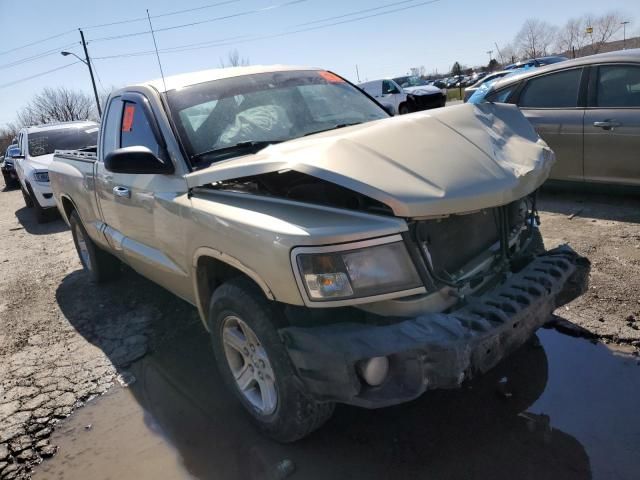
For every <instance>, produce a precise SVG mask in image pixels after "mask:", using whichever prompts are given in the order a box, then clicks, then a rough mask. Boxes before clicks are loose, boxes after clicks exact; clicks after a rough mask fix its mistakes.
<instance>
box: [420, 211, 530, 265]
mask: <svg viewBox="0 0 640 480" xmlns="http://www.w3.org/2000/svg"><path fill="white" fill-rule="evenodd" d="M520 205H521V202H520V201H516V202H513V203H511V204H509V205H507V206H506V207H496V208H488V209H484V210H480V211H478V212H474V213H470V214H466V215H451V216H449V217H446V218H441V219H432V220H421V221H419V222H417V223H416V226H415V228H416V238H417V239H418V241H419V243H422V245H418V246H419V247H422V246H424V247H426V250H427V251H428V256H429V259H430V261H431V266H432V269H433V271H434V273H435V274H436V275H437V276H439V277H441V276H445V277H448V276H451V275H453V274H455V273H457V272H460V271H461V270H462V269H463V267H464V266H465V265H467V264H468V263H470V262H471V261H473V260H474V259H476V258H478V257H479V256H480V255H482V254H483V253H484V252H486V251H487V250H488V249H489V248H491V247H492V246H493V245H495V244H496V243H498V242H499V241H500V221H499V218H500V216H499V209H500V208H504V209H505V212H506V215H507V221H508V225H509V231H513V230H514V229H515V228H518V227H520V226H521V225H522V224H523V223H524V220H525V217H524V214H523V212H522V210H521V207H520Z"/></svg>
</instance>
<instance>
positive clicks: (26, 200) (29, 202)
mask: <svg viewBox="0 0 640 480" xmlns="http://www.w3.org/2000/svg"><path fill="white" fill-rule="evenodd" d="M20 190H21V191H22V198H23V199H24V204H25V206H26V207H27V208H31V207H33V200H31V197H30V196H29V194H28V193H27V192H25V191H24V188H23V187H22V185H20Z"/></svg>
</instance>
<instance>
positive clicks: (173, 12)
mask: <svg viewBox="0 0 640 480" xmlns="http://www.w3.org/2000/svg"><path fill="white" fill-rule="evenodd" d="M240 1H241V0H226V1H224V2H218V3H212V4H209V5H202V6H200V7H194V8H186V9H184V10H174V11H172V12H167V13H161V14H159V15H151V18H162V17H169V16H171V15H179V14H181V13H188V12H195V11H198V10H204V9H207V8H214V7H220V6H222V5H227V4H230V3H238V2H240ZM142 21H147V17H138V18H132V19H129V20H120V21H116V22H110V23H101V24H99V25H90V26H88V27H83V30H90V29H94V28H103V27H111V26H113V25H122V24H125V23H135V22H142Z"/></svg>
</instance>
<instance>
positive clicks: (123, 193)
mask: <svg viewBox="0 0 640 480" xmlns="http://www.w3.org/2000/svg"><path fill="white" fill-rule="evenodd" d="M113 194H114V195H115V196H116V197H124V198H131V190H129V189H128V188H127V187H121V186H117V187H113Z"/></svg>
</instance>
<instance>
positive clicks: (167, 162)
mask: <svg viewBox="0 0 640 480" xmlns="http://www.w3.org/2000/svg"><path fill="white" fill-rule="evenodd" d="M105 110H106V113H105V116H104V118H103V121H102V125H101V127H100V136H99V145H97V148H95V149H85V150H82V151H59V152H57V154H56V156H55V159H54V161H53V163H52V164H51V167H50V179H51V184H52V189H53V192H54V196H55V200H56V202H57V205H58V207H59V209H60V211H61V213H62V215H63V217H64V219H65V220H66V221H67V223H68V224H69V225H70V227H71V231H72V234H73V238H74V241H75V245H76V247H77V250H78V254H79V256H80V259H81V260H82V264H83V265H84V268H85V269H86V270H87V272H88V273H89V275H90V276H91V277H92V278H93V279H94V280H95V281H103V280H107V279H109V278H113V276H114V275H116V274H117V273H118V271H119V265H120V261H122V262H124V263H126V264H128V265H129V266H131V267H132V268H133V269H135V270H136V271H138V272H139V273H140V274H142V275H144V276H145V277H147V278H149V279H151V280H153V281H154V282H156V283H158V284H160V285H162V286H163V287H165V288H167V289H168V290H169V291H171V292H173V293H174V294H176V295H178V296H179V297H181V298H183V299H185V300H186V301H187V302H190V303H191V304H193V305H195V306H196V307H197V308H198V310H199V312H200V316H201V318H202V321H203V323H204V326H205V328H206V329H207V330H208V331H209V333H210V334H211V338H212V341H213V349H214V353H215V358H216V360H217V364H218V368H219V370H220V373H221V376H222V378H223V379H224V381H225V383H226V384H228V386H229V387H230V388H231V390H233V391H234V392H235V394H236V395H237V397H238V399H239V401H240V402H241V403H242V405H243V406H244V407H245V408H246V410H247V411H248V412H249V413H250V415H251V417H252V418H253V419H254V421H255V422H256V423H257V424H258V425H259V427H260V428H261V429H262V430H263V431H265V432H266V433H267V434H269V435H270V436H272V437H273V438H275V439H277V440H279V441H284V442H286V441H294V440H297V439H299V438H302V437H304V436H305V435H307V434H309V433H310V432H311V431H313V430H314V429H316V428H318V427H319V426H320V425H322V424H323V423H324V422H325V421H326V420H327V419H328V418H329V417H330V416H331V414H332V412H333V407H334V404H335V403H336V402H340V403H347V404H351V405H358V406H362V407H365V408H376V407H383V406H387V405H393V404H397V403H401V402H406V401H408V400H411V399H413V398H416V397H417V396H419V395H421V394H422V393H423V392H425V391H426V390H429V389H436V388H454V387H458V386H460V385H461V384H462V383H463V382H464V381H465V380H467V379H469V378H471V377H472V376H473V375H474V374H477V373H481V372H485V371H487V370H488V369H490V368H492V367H493V366H494V365H495V364H496V363H497V362H499V361H500V360H501V359H503V358H504V357H505V356H507V355H508V354H509V353H511V352H512V351H514V350H515V349H517V348H518V347H519V346H520V345H522V344H523V343H524V342H525V341H527V339H529V338H530V337H531V336H532V334H533V332H534V331H535V330H536V329H537V328H539V327H540V326H541V325H543V324H544V323H545V322H546V321H547V320H548V319H549V317H550V315H551V312H552V311H553V310H554V309H555V308H556V307H558V306H559V305H562V304H563V303H566V302H567V301H570V300H572V299H573V298H575V297H576V296H578V295H580V294H581V293H582V292H583V291H584V289H585V285H586V280H587V277H588V270H589V266H588V261H587V260H586V259H584V258H582V257H579V256H578V255H576V254H575V253H574V252H573V251H572V250H571V249H570V248H568V247H566V246H563V247H559V248H557V249H554V250H551V251H547V252H545V251H544V249H543V248H542V244H541V237H540V234H539V231H538V228H537V227H538V220H537V215H536V193H535V192H536V190H537V189H538V187H539V186H540V185H541V184H542V183H543V182H544V181H545V179H546V178H547V176H548V174H549V170H550V168H551V166H552V164H553V162H554V155H553V152H552V151H551V150H550V149H549V148H548V147H547V145H546V144H545V143H544V142H543V141H542V140H541V139H540V138H539V137H538V136H537V134H536V133H535V131H534V130H533V128H532V127H531V126H530V125H529V123H528V122H527V120H526V119H525V118H524V117H523V116H522V115H521V114H520V112H519V111H518V109H517V108H516V107H515V106H512V105H500V104H483V105H460V106H456V107H449V108H443V109H438V110H433V111H430V112H428V113H425V112H421V113H415V114H411V115H403V116H400V117H390V116H389V114H388V113H387V112H386V111H385V109H384V108H383V106H381V105H380V104H378V103H377V102H376V101H375V100H373V99H372V98H371V97H369V96H367V95H366V94H365V93H364V92H362V91H361V90H359V89H358V88H356V87H355V86H353V85H352V84H351V83H349V82H347V81H346V80H344V79H343V78H342V77H340V76H338V75H336V74H334V73H331V72H328V71H325V70H319V69H311V68H295V67H282V66H274V67H243V68H229V69H220V70H210V71H203V72H197V73H192V74H186V75H178V76H174V77H168V78H166V79H165V80H164V81H162V80H160V81H154V82H149V83H146V84H141V85H135V86H130V87H126V88H123V89H120V90H118V91H115V92H113V93H112V94H111V95H110V97H109V99H108V101H107V104H106V109H105ZM185 354H188V352H185Z"/></svg>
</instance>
